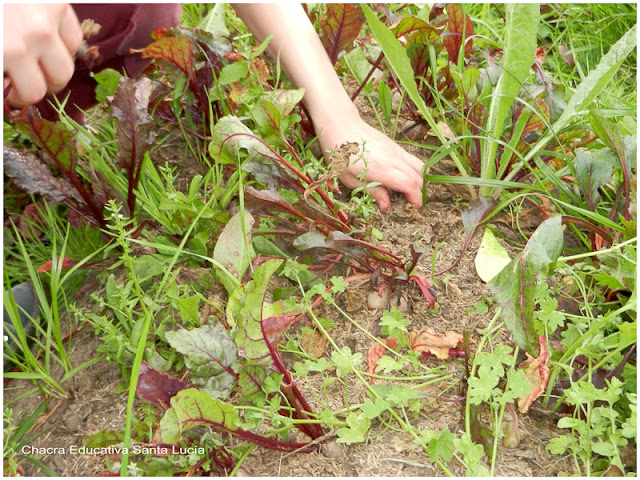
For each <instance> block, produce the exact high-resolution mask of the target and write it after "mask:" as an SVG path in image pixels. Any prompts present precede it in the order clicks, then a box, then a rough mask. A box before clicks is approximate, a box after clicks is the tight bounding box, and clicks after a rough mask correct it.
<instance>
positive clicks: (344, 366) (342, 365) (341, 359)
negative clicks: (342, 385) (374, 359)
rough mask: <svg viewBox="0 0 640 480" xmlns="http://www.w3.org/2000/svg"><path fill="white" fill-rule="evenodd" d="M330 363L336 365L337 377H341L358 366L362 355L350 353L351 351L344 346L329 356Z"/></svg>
mask: <svg viewBox="0 0 640 480" xmlns="http://www.w3.org/2000/svg"><path fill="white" fill-rule="evenodd" d="M331 361H332V362H333V363H334V364H335V365H336V373H337V375H338V377H343V376H345V375H347V374H348V373H349V372H351V371H352V370H355V369H356V368H358V367H359V366H360V364H361V363H362V354H361V353H360V352H356V353H351V349H350V348H349V347H348V346H346V345H345V346H344V347H342V349H341V350H338V351H337V352H333V353H332V354H331Z"/></svg>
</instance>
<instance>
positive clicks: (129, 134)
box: [111, 77, 154, 215]
mask: <svg viewBox="0 0 640 480" xmlns="http://www.w3.org/2000/svg"><path fill="white" fill-rule="evenodd" d="M150 97H151V81H150V80H149V79H148V78H146V77H143V78H142V79H140V80H138V81H134V80H133V79H130V78H128V77H122V78H121V79H120V83H119V84H118V90H117V91H116V94H115V96H114V98H113V103H112V105H111V116H112V117H115V118H117V119H118V130H117V132H116V141H117V142H118V146H119V147H120V162H119V166H120V167H124V168H125V169H126V170H127V176H128V180H129V188H128V196H127V206H128V207H129V214H130V215H132V214H133V210H134V206H135V194H134V192H135V190H136V189H137V187H138V181H139V179H140V171H141V169H142V160H143V159H144V155H145V153H146V152H147V151H148V150H149V149H150V148H151V145H152V144H153V138H154V136H153V126H154V122H153V118H151V115H149V113H148V107H149V99H150Z"/></svg>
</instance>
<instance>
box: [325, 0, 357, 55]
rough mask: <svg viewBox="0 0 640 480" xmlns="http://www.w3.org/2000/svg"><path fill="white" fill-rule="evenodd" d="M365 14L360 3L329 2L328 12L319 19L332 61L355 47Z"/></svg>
mask: <svg viewBox="0 0 640 480" xmlns="http://www.w3.org/2000/svg"><path fill="white" fill-rule="evenodd" d="M363 23H364V14H363V13H362V9H361V8H360V5H357V4H356V5H354V4H350V3H328V4H327V14H326V16H323V17H322V18H320V20H319V21H318V24H319V27H320V40H322V45H324V48H325V50H326V51H327V54H328V55H329V59H330V60H331V63H334V64H335V63H336V62H337V61H338V59H339V58H340V57H341V56H342V55H344V54H345V53H348V52H349V51H350V50H352V49H353V48H354V41H355V39H356V38H358V34H359V33H360V29H361V28H362V24H363Z"/></svg>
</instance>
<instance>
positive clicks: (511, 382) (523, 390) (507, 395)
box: [500, 370, 532, 404]
mask: <svg viewBox="0 0 640 480" xmlns="http://www.w3.org/2000/svg"><path fill="white" fill-rule="evenodd" d="M531 387H532V383H531V380H529V379H527V378H525V371H524V370H508V371H507V389H506V390H505V392H504V394H503V395H502V398H501V399H500V404H505V403H510V402H513V401H514V400H517V399H518V398H522V397H526V396H527V395H529V394H531Z"/></svg>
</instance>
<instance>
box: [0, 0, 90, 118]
mask: <svg viewBox="0 0 640 480" xmlns="http://www.w3.org/2000/svg"><path fill="white" fill-rule="evenodd" d="M3 8H4V22H3V41H4V43H3V50H2V59H3V64H4V66H3V70H4V74H5V78H4V85H3V87H4V89H6V88H7V86H8V85H9V83H10V84H11V90H10V92H9V95H8V97H7V102H8V103H9V105H11V106H12V107H17V108H20V107H24V106H25V105H32V104H34V103H37V102H38V101H40V100H41V99H42V98H44V96H45V95H46V94H47V93H49V92H57V91H59V90H62V89H63V88H64V86H65V85H66V84H67V83H68V82H69V80H70V79H71V77H72V76H73V72H74V69H75V63H74V55H75V53H76V51H77V50H78V47H79V46H80V44H81V43H82V30H81V29H80V24H79V23H78V18H77V17H76V14H75V12H74V11H73V8H71V5H69V4H66V3H63V4H52V3H43V4H21V3H7V4H5V5H3Z"/></svg>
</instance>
